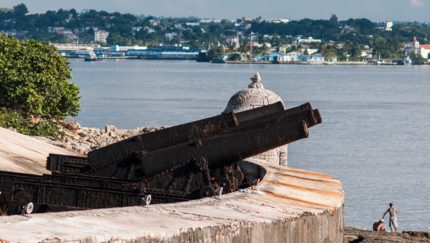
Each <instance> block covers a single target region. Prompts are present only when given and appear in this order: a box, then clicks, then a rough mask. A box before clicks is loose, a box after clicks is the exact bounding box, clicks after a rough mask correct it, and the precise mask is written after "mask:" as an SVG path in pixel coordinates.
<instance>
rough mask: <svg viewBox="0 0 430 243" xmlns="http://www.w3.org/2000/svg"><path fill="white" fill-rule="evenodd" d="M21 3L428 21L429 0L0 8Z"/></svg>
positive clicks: (178, 1)
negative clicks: (22, 6) (16, 6)
mask: <svg viewBox="0 0 430 243" xmlns="http://www.w3.org/2000/svg"><path fill="white" fill-rule="evenodd" d="M20 3H24V4H25V5H26V6H27V7H28V10H29V11H30V12H31V13H45V12H46V11H47V10H58V9H60V8H62V9H71V8H74V9H76V11H78V12H80V11H82V10H83V9H95V10H97V11H100V10H105V11H108V12H115V11H118V12H120V13H131V14H136V15H140V14H144V15H152V16H164V17H188V16H196V17H199V18H211V19H212V18H215V19H236V18H241V17H247V18H252V17H258V16H261V17H262V18H288V19H303V18H311V19H328V18H330V16H331V14H336V15H337V16H338V18H339V20H346V19H349V18H354V19H355V18H367V19H370V20H372V21H418V22H430V14H428V13H429V10H430V0H360V1H357V0H324V1H322V0H301V1H292V0H282V1H280V0H268V1H261V0H234V1H227V0H218V1H209V0H157V1H148V0H74V1H70V0H67V1H66V0H37V1H34V0H32V1H28V0H0V7H9V8H12V7H13V6H14V5H17V4H20Z"/></svg>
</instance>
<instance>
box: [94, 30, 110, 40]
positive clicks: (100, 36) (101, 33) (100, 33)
mask: <svg viewBox="0 0 430 243" xmlns="http://www.w3.org/2000/svg"><path fill="white" fill-rule="evenodd" d="M108 36H109V32H107V31H106V30H97V31H94V41H95V42H101V43H107V41H106V39H107V38H108Z"/></svg>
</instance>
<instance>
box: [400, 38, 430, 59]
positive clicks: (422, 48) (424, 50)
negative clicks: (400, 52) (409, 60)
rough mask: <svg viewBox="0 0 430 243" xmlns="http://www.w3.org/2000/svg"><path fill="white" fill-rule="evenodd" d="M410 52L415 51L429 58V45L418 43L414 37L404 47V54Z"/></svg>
mask: <svg viewBox="0 0 430 243" xmlns="http://www.w3.org/2000/svg"><path fill="white" fill-rule="evenodd" d="M410 52H415V53H416V54H418V55H421V56H422V57H424V58H429V54H430V45H420V43H419V42H418V41H417V39H416V38H415V37H414V40H413V41H412V42H411V43H409V46H408V47H406V48H405V55H406V56H407V55H409V53H410Z"/></svg>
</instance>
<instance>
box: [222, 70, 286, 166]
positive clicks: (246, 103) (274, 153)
mask: <svg viewBox="0 0 430 243" xmlns="http://www.w3.org/2000/svg"><path fill="white" fill-rule="evenodd" d="M251 80H252V83H251V84H250V85H248V88H247V89H243V90H241V91H239V92H237V93H236V94H234V95H233V96H232V97H231V98H230V100H229V102H228V104H227V107H226V108H225V110H224V111H223V112H222V113H228V112H230V111H233V112H242V111H246V110H251V109H254V108H258V107H262V106H266V105H271V104H275V103H277V102H282V104H284V102H283V101H282V99H281V98H280V97H279V96H278V95H277V94H275V93H274V92H273V91H270V90H267V89H264V87H263V84H262V83H261V82H260V81H261V77H260V74H259V73H258V72H257V73H256V74H255V75H254V76H252V77H251ZM284 109H285V106H284ZM287 153H288V145H284V146H281V147H278V148H276V149H273V150H270V151H267V152H265V153H262V154H259V155H257V156H254V157H252V158H256V159H261V160H265V161H267V162H269V163H270V164H275V165H283V166H287V164H288V163H287Z"/></svg>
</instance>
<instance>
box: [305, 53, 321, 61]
mask: <svg viewBox="0 0 430 243" xmlns="http://www.w3.org/2000/svg"><path fill="white" fill-rule="evenodd" d="M300 61H302V62H324V55H323V54H321V53H317V54H315V55H302V56H300Z"/></svg>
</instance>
